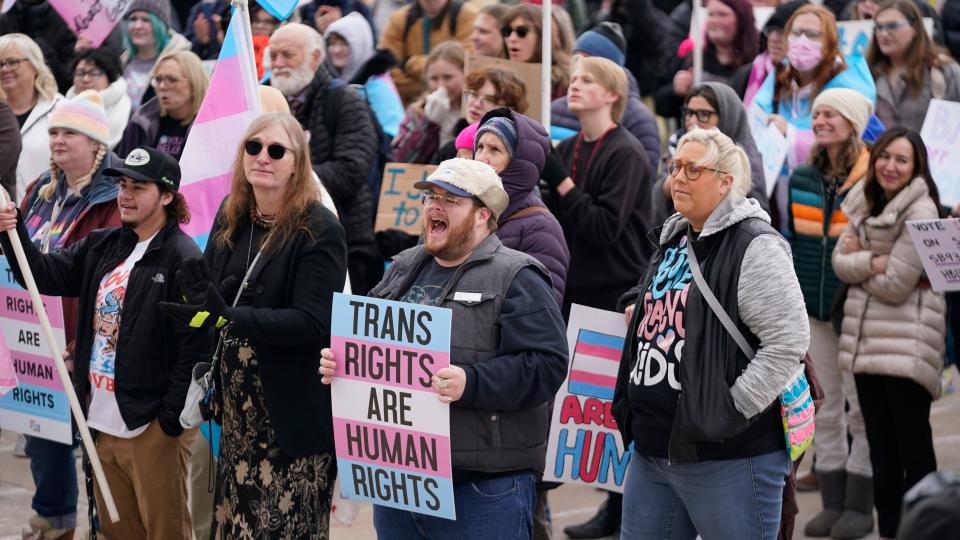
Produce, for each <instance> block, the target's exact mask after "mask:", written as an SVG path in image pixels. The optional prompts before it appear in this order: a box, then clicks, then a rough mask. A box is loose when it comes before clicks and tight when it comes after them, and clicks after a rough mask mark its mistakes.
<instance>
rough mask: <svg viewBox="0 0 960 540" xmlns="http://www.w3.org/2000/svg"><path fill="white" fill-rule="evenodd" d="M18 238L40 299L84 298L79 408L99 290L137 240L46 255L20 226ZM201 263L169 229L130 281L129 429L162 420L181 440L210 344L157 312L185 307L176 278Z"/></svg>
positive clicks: (123, 324)
mask: <svg viewBox="0 0 960 540" xmlns="http://www.w3.org/2000/svg"><path fill="white" fill-rule="evenodd" d="M17 233H18V235H19V236H20V243H21V244H23V249H24V252H25V253H26V256H27V261H28V262H29V264H30V269H31V270H32V271H33V276H34V278H35V279H36V281H37V287H38V288H39V289H40V292H41V293H42V294H48V295H52V296H71V297H73V296H75V297H78V303H79V308H78V315H77V329H78V331H77V338H76V339H77V342H76V343H77V344H76V354H75V355H74V364H73V369H74V373H73V385H74V387H75V388H76V390H77V396H78V397H79V398H80V401H81V403H86V402H87V401H88V397H89V395H90V377H89V371H90V354H91V352H92V350H93V338H94V333H95V330H94V324H93V323H94V311H95V309H96V297H97V290H98V289H99V287H100V281H101V280H102V279H103V277H104V276H105V275H106V274H108V273H109V272H110V271H112V270H113V269H114V268H116V267H117V266H118V265H119V264H120V263H122V262H123V261H124V260H125V259H126V258H127V257H128V256H129V255H130V254H131V253H132V252H133V248H134V247H135V246H136V245H137V242H138V241H139V240H138V238H137V235H136V233H134V232H133V230H132V229H129V228H126V227H120V228H114V229H98V230H95V231H93V232H91V233H90V234H89V235H87V236H86V237H85V238H84V239H82V240H80V241H78V242H77V243H75V244H72V245H71V246H70V247H68V248H66V249H63V250H58V251H55V252H53V253H49V254H46V255H44V254H41V253H40V251H39V250H38V249H37V248H36V247H35V246H34V245H33V242H31V241H30V237H29V236H28V235H27V229H26V228H25V227H24V225H23V220H22V219H20V220H17ZM0 244H2V245H3V251H4V252H5V253H13V248H12V246H11V245H10V239H9V238H8V236H7V235H5V234H4V235H0ZM199 256H200V248H198V247H197V245H196V244H195V243H194V242H193V240H191V239H190V237H189V236H187V235H186V234H184V233H183V231H181V230H180V227H179V226H178V224H177V223H176V222H173V221H171V222H168V223H167V224H166V225H165V226H164V227H163V228H162V229H161V230H160V232H158V233H157V235H156V237H154V239H153V241H152V242H150V246H149V247H148V248H147V251H146V253H144V255H143V258H142V259H141V260H140V262H138V263H137V264H136V266H134V267H133V271H132V272H131V273H130V279H129V281H128V282H127V295H126V297H125V298H124V302H123V315H122V317H121V318H120V332H119V335H118V338H117V353H116V354H117V356H116V358H117V363H116V397H117V405H118V406H119V408H120V416H121V417H123V422H124V423H125V424H126V426H127V428H128V429H131V430H133V429H136V428H138V427H140V426H142V425H144V424H147V423H149V422H151V421H152V420H153V419H154V418H159V420H160V427H161V428H163V431H164V433H166V434H167V435H170V436H171V437H176V436H178V435H180V433H182V432H183V427H182V426H181V425H180V413H181V412H182V411H183V402H184V400H185V399H186V396H187V387H188V386H189V384H190V375H191V371H192V370H193V366H194V365H196V364H197V362H201V361H204V360H206V359H207V353H208V347H207V344H208V343H209V338H208V335H207V332H200V331H197V330H190V329H187V328H186V327H184V326H183V325H181V324H178V323H175V322H174V321H172V320H170V319H168V318H167V317H164V316H162V315H161V313H160V310H159V308H158V304H159V302H161V301H168V302H177V301H180V299H181V296H182V294H181V292H180V288H179V287H178V286H177V282H176V280H175V279H174V274H175V273H176V271H177V270H178V269H179V267H180V263H181V262H182V261H183V260H185V259H192V258H197V257H199ZM8 261H9V262H10V268H11V269H12V270H13V273H14V277H15V278H16V280H17V283H20V284H21V285H23V283H24V282H23V275H22V274H21V273H20V267H19V266H18V265H17V261H16V259H15V258H12V257H8ZM84 330H85V331H84Z"/></svg>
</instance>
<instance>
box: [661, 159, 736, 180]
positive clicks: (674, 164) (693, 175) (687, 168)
mask: <svg viewBox="0 0 960 540" xmlns="http://www.w3.org/2000/svg"><path fill="white" fill-rule="evenodd" d="M680 169H684V172H685V173H686V175H687V180H691V181H692V180H696V179H697V178H700V175H701V174H702V173H703V171H713V172H715V173H717V174H727V173H726V172H724V171H721V170H720V169H713V168H710V167H702V166H700V165H694V164H693V163H686V164H684V163H680V162H679V161H677V160H675V159H671V160H670V161H668V162H667V174H669V175H670V176H677V175H678V174H679V173H680Z"/></svg>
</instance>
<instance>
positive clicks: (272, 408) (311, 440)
mask: <svg viewBox="0 0 960 540" xmlns="http://www.w3.org/2000/svg"><path fill="white" fill-rule="evenodd" d="M222 221H223V213H222V209H221V212H220V213H218V216H217V220H216V221H215V222H214V226H213V229H212V230H211V231H210V241H209V242H208V243H207V248H206V251H205V252H204V258H205V259H206V260H207V263H208V264H209V265H210V268H211V269H212V270H213V275H214V278H215V279H216V280H217V282H218V283H219V282H220V281H222V280H223V279H224V278H225V277H226V267H227V262H228V261H229V260H230V256H231V254H232V253H233V250H232V249H231V248H229V247H228V246H225V245H224V246H220V245H219V243H218V242H217V241H216V240H215V238H216V237H217V235H218V234H219V233H220V230H221V228H222ZM250 226H251V225H250V220H249V218H248V217H247V215H246V214H244V215H242V216H240V225H239V226H238V228H237V231H236V232H235V233H234V234H233V237H232V239H233V245H237V239H238V238H240V237H241V236H242V235H244V234H247V235H249V234H250V232H249V231H250ZM308 228H309V231H310V234H306V233H305V232H297V233H296V234H295V235H294V236H293V237H292V238H289V239H287V240H286V242H284V243H283V245H282V246H280V245H279V243H272V246H269V247H268V248H267V250H266V251H264V252H263V254H262V255H261V257H260V262H258V263H257V266H256V268H255V269H254V270H253V272H252V273H251V275H250V278H249V280H248V281H249V285H248V287H249V290H250V291H251V292H252V293H253V305H252V306H242V307H237V308H235V309H234V319H233V324H232V326H231V327H230V333H231V335H233V336H237V337H240V338H246V339H248V340H249V341H250V342H251V344H252V345H253V347H254V349H256V351H257V358H258V361H259V369H260V378H261V382H262V384H263V394H264V399H265V400H266V404H267V413H268V414H269V415H270V421H271V422H272V423H273V429H274V431H275V432H276V434H277V443H278V444H279V446H280V449H281V450H283V451H284V453H286V454H288V455H290V456H292V457H300V456H305V455H309V454H316V453H319V452H324V451H326V450H330V449H332V448H333V423H332V418H331V416H330V387H329V386H327V385H324V384H321V383H320V375H319V374H318V372H317V370H318V369H319V367H320V349H321V348H323V347H327V346H329V344H330V310H331V308H332V303H333V293H334V292H338V291H341V290H343V282H344V280H345V279H346V268H347V262H346V259H347V252H346V241H345V240H344V234H343V227H341V226H340V223H339V222H338V221H337V218H336V217H335V216H334V215H333V213H332V212H330V211H329V210H327V209H326V208H323V206H321V205H320V203H319V202H318V203H315V204H314V205H313V206H312V207H311V208H310V210H309V217H308ZM239 277H242V276H239ZM230 300H232V298H229V299H228V301H230ZM221 409H222V408H221Z"/></svg>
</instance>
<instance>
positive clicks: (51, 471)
mask: <svg viewBox="0 0 960 540" xmlns="http://www.w3.org/2000/svg"><path fill="white" fill-rule="evenodd" d="M48 129H49V140H50V143H49V144H50V153H51V156H52V157H51V158H50V161H49V163H48V167H49V169H48V170H47V171H46V172H45V173H43V174H42V175H40V177H39V178H38V179H37V180H36V181H35V182H33V183H31V184H30V185H28V186H27V188H26V193H25V196H24V197H23V201H22V202H21V203H20V214H21V215H22V216H23V217H24V219H23V222H24V225H25V226H26V228H27V234H28V235H29V236H30V239H31V241H32V242H33V243H34V245H36V246H37V247H38V248H40V250H41V251H43V252H44V253H49V252H52V251H56V250H59V249H64V248H67V247H69V246H71V245H73V244H75V243H76V242H79V241H80V240H82V239H83V238H85V237H86V236H87V234H88V233H90V232H91V231H93V230H95V229H102V228H107V227H119V226H120V208H119V206H118V205H117V192H118V189H117V185H116V182H115V179H114V178H111V177H108V176H105V175H104V174H103V171H104V170H106V169H107V168H109V167H113V166H115V165H117V164H118V162H119V158H117V156H115V155H114V154H113V153H112V152H110V150H109V148H108V147H107V144H108V143H109V141H110V129H109V123H108V120H107V114H106V112H105V110H104V107H103V101H102V99H101V96H100V94H99V93H98V92H97V91H96V90H86V91H83V92H80V93H79V94H77V96H76V97H74V98H73V99H71V100H67V101H64V102H63V104H62V105H61V106H60V107H58V108H57V110H56V111H54V112H53V114H51V115H50V121H49V127H48ZM77 309H78V300H77V298H75V297H65V298H63V312H64V317H63V320H64V325H65V329H64V330H65V334H66V339H67V347H66V350H67V353H68V355H71V356H68V358H71V357H72V354H73V349H74V337H75V335H76V332H77V328H76V326H77ZM26 452H27V456H28V457H29V458H30V471H31V473H32V474H33V481H34V485H35V486H36V493H35V495H34V498H33V504H32V507H33V510H34V511H35V512H36V515H34V516H32V517H31V518H30V520H29V526H30V531H31V532H32V533H40V534H42V535H43V537H44V538H58V537H59V535H60V534H63V533H65V532H67V531H72V529H74V528H75V527H76V524H77V472H76V471H77V467H76V460H75V458H74V455H73V445H71V444H61V443H58V442H53V441H49V440H46V439H41V438H36V437H27V445H26Z"/></svg>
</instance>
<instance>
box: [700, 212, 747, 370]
mask: <svg viewBox="0 0 960 540" xmlns="http://www.w3.org/2000/svg"><path fill="white" fill-rule="evenodd" d="M691 238H693V231H690V230H689V229H688V230H687V262H688V263H689V264H690V272H691V273H692V274H693V280H694V281H695V282H696V283H697V287H698V288H699V289H700V294H702V295H703V298H704V300H706V301H707V304H708V305H709V306H710V310H711V311H713V314H714V315H716V316H717V318H718V319H720V323H721V324H723V327H724V328H726V329H727V332H729V333H730V336H731V337H733V340H734V341H736V342H737V345H739V346H740V350H742V351H743V354H745V355H747V358H749V359H750V360H753V357H754V356H755V355H756V353H755V352H754V351H753V349H752V348H751V347H750V345H748V344H747V339H746V338H745V337H743V333H742V332H740V329H739V328H737V325H735V324H733V321H732V320H730V316H729V315H727V312H726V311H724V309H723V307H722V306H721V305H720V302H719V301H718V300H717V297H716V296H714V294H713V290H711V289H710V286H709V285H707V281H706V280H705V279H703V274H702V273H701V272H700V263H699V262H697V254H696V252H695V251H694V250H693V242H692V241H691V240H690V239H691Z"/></svg>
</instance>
